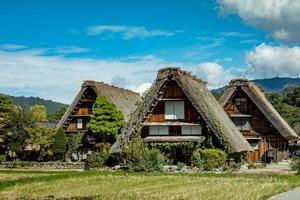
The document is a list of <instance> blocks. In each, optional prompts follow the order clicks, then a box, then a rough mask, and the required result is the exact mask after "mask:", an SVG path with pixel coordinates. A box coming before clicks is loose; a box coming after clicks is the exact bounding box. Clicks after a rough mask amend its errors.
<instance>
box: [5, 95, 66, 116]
mask: <svg viewBox="0 0 300 200" xmlns="http://www.w3.org/2000/svg"><path fill="white" fill-rule="evenodd" d="M4 95H5V94H4ZM6 96H8V97H9V98H10V100H11V101H12V102H13V104H14V105H17V106H20V107H22V108H29V107H31V106H34V105H44V106H45V107H46V108H47V112H48V113H55V112H56V111H57V110H59V109H60V108H61V107H68V105H67V104H63V103H59V102H55V101H52V100H45V99H42V98H40V97H24V96H19V97H15V96H10V95H6Z"/></svg>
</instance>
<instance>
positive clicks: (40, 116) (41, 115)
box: [30, 105, 47, 122]
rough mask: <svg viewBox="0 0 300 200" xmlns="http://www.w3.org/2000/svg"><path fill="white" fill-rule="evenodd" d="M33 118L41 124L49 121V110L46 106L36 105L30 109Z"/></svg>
mask: <svg viewBox="0 0 300 200" xmlns="http://www.w3.org/2000/svg"><path fill="white" fill-rule="evenodd" d="M30 110H31V112H32V114H33V117H34V118H35V120H37V121H39V122H45V121H47V108H46V106H44V105H35V106H32V107H31V108H30Z"/></svg>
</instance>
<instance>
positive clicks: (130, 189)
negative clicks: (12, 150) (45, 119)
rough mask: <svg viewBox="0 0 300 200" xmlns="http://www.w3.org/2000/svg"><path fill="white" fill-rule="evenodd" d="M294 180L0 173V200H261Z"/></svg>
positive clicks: (292, 184) (297, 181) (289, 186)
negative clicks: (57, 199)
mask: <svg viewBox="0 0 300 200" xmlns="http://www.w3.org/2000/svg"><path fill="white" fill-rule="evenodd" d="M298 185H300V177H297V176H283V175H272V176H268V175H238V174H162V173H149V174H142V173H136V174H133V173H129V174H127V173H125V172H88V171H85V172H76V171H68V172H64V171H32V170H31V171H30V170H0V198H1V199H16V198H19V199H20V198H22V199H41V198H44V199H52V198H53V199H56V198H59V199H120V200H121V199H205V200H210V199H211V200H226V199H230V200H232V199H238V200H240V199H243V200H248V199H267V198H268V197H270V196H272V195H274V194H277V193H280V192H284V191H287V190H290V189H292V188H294V187H296V186H298Z"/></svg>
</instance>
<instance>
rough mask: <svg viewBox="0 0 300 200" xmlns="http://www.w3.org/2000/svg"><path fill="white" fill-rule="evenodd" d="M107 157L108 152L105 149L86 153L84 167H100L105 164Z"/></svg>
mask: <svg viewBox="0 0 300 200" xmlns="http://www.w3.org/2000/svg"><path fill="white" fill-rule="evenodd" d="M108 157H109V153H108V152H106V151H103V152H93V153H91V154H89V155H88V157H87V159H86V161H85V168H86V169H95V168H96V169H97V168H101V167H103V166H104V165H105V163H106V161H107V160H108Z"/></svg>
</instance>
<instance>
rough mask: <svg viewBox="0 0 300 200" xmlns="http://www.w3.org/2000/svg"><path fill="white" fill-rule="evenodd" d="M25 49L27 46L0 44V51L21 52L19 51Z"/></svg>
mask: <svg viewBox="0 0 300 200" xmlns="http://www.w3.org/2000/svg"><path fill="white" fill-rule="evenodd" d="M26 48H27V46H24V45H19V44H1V45H0V49H2V50H9V51H14V50H21V49H26Z"/></svg>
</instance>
